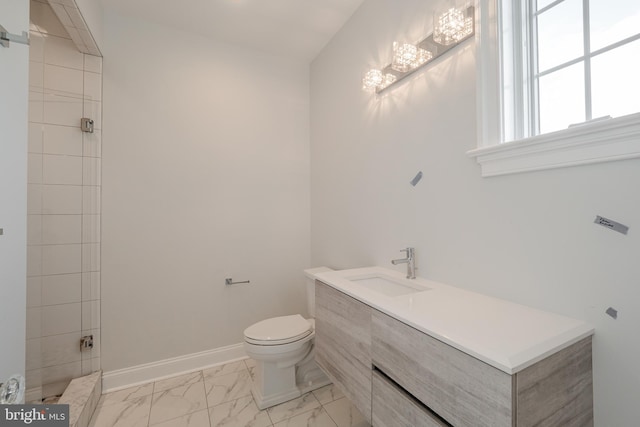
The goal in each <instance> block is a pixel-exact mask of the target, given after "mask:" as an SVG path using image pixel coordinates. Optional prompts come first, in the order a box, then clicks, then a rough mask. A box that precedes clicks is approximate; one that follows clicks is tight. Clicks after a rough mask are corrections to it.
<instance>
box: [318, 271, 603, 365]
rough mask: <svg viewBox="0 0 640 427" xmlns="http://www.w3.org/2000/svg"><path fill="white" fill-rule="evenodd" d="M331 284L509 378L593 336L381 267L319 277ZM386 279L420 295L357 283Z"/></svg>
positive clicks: (584, 328)
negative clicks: (390, 293)
mask: <svg viewBox="0 0 640 427" xmlns="http://www.w3.org/2000/svg"><path fill="white" fill-rule="evenodd" d="M316 277H317V279H318V280H320V281H322V282H324V283H326V284H327V285H329V286H331V287H333V288H335V289H337V290H339V291H342V292H344V293H345V294H347V295H350V296H352V297H354V298H356V299H358V300H360V301H362V302H363V303H365V304H367V305H369V306H371V307H374V308H376V309H378V310H380V311H382V312H384V313H386V314H388V315H390V316H392V317H394V318H396V319H398V320H399V321H401V322H403V323H406V324H407V325H409V326H412V327H414V328H416V329H418V330H420V331H422V332H424V333H426V334H429V335H430V336H432V337H434V338H436V339H438V340H440V341H442V342H445V343H447V344H449V345H451V346H452V347H455V348H457V349H458V350H461V351H463V352H465V353H467V354H469V355H471V356H473V357H475V358H477V359H480V360H482V361H484V362H486V363H488V364H490V365H491V366H494V367H495V368H498V369H500V370H501V371H504V372H506V373H507V374H515V373H516V372H518V371H521V370H522V369H524V368H526V367H528V366H531V365H533V364H534V363H536V362H538V361H539V360H542V359H544V358H545V357H547V356H549V355H551V354H553V353H555V352H557V351H559V350H562V349H563V348H566V347H568V346H569V345H571V344H573V343H576V342H578V341H580V340H581V339H583V338H585V337H587V336H589V335H593V332H594V330H593V327H591V326H590V325H588V324H587V323H585V322H583V321H580V320H576V319H572V318H569V317H565V316H561V315H558V314H553V313H549V312H546V311H542V310H537V309H534V308H531V307H526V306H523V305H520V304H516V303H512V302H509V301H505V300H501V299H498V298H493V297H489V296H486V295H482V294H478V293H475V292H470V291H466V290H463V289H460V288H456V287H453V286H449V285H445V284H442V283H437V282H432V281H430V280H425V279H422V278H416V279H412V280H409V279H406V278H405V275H404V274H402V273H399V272H397V271H394V270H390V269H386V268H383V267H368V268H358V269H352V270H337V271H330V272H323V273H319V274H317V276H316ZM367 277H382V278H384V279H387V280H390V281H393V282H395V283H398V284H400V285H403V286H409V287H412V288H415V289H417V290H418V292H415V293H410V294H406V295H400V296H388V295H385V294H383V293H381V292H378V291H376V290H375V289H374V288H372V287H371V286H367V285H364V284H361V283H359V282H357V281H354V279H355V280H357V279H359V278H367Z"/></svg>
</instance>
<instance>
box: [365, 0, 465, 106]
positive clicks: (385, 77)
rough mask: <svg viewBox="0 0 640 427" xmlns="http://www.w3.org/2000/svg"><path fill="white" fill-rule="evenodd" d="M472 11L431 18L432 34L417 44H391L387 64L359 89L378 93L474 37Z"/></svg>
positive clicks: (450, 10) (452, 10)
mask: <svg viewBox="0 0 640 427" xmlns="http://www.w3.org/2000/svg"><path fill="white" fill-rule="evenodd" d="M474 22H475V9H474V7H473V6H469V7H466V8H456V7H450V8H448V9H446V10H445V11H444V12H441V13H436V14H434V16H433V33H432V34H429V35H428V36H427V37H425V38H424V39H423V40H422V41H420V42H419V43H417V44H415V45H414V44H411V43H398V42H394V43H393V58H392V60H391V64H388V65H386V66H384V67H383V68H382V69H371V70H369V71H367V73H366V74H365V75H364V78H363V79H362V88H363V89H364V90H367V91H375V92H376V93H380V92H382V91H383V90H385V89H387V88H388V87H389V86H391V85H393V84H394V83H397V82H399V81H400V80H402V79H404V78H405V77H407V76H409V75H410V74H413V73H414V72H415V71H417V70H419V69H420V68H422V67H423V66H424V65H426V64H427V63H429V62H431V61H432V60H434V59H436V58H438V57H439V56H441V55H443V54H444V53H446V52H448V51H449V50H451V49H453V48H454V47H456V46H457V45H459V44H460V43H462V42H463V41H465V40H466V39H468V38H470V37H471V36H472V35H473V34H474V33H475V24H474Z"/></svg>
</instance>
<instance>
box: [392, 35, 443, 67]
mask: <svg viewBox="0 0 640 427" xmlns="http://www.w3.org/2000/svg"><path fill="white" fill-rule="evenodd" d="M431 58H433V53H431V52H429V51H428V50H425V49H421V48H419V47H417V46H414V45H412V44H409V43H398V42H394V43H393V61H392V62H391V68H393V69H394V70H396V71H399V72H401V73H406V72H407V71H410V70H413V69H414V68H418V67H419V66H421V65H422V64H424V63H425V62H427V61H429V60H430V59H431Z"/></svg>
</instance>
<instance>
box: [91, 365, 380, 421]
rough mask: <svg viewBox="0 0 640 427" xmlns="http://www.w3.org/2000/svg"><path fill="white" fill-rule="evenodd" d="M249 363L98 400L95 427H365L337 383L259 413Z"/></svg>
mask: <svg viewBox="0 0 640 427" xmlns="http://www.w3.org/2000/svg"><path fill="white" fill-rule="evenodd" d="M254 367H255V364H254V362H253V361H252V360H251V359H247V360H244V361H239V362H234V363H230V364H227V365H223V366H218V367H215V368H210V369H205V370H203V371H198V372H194V373H191V374H186V375H181V376H178V377H174V378H169V379H166V380H162V381H156V382H155V383H149V384H145V385H141V386H138V387H132V388H129V389H126V390H121V391H116V392H113V393H108V394H105V395H103V396H102V397H101V398H100V402H99V403H98V407H97V408H96V412H95V414H94V416H93V419H92V420H91V423H90V426H91V427H148V426H158V427H250V426H251V427H270V426H274V427H298V426H300V427H302V426H315V427H367V426H368V424H367V422H366V421H365V420H364V418H363V417H362V415H361V414H360V413H359V412H358V411H357V410H356V409H355V408H354V407H353V405H351V403H350V402H349V401H348V400H347V399H346V398H345V397H344V396H343V395H342V393H340V392H339V391H338V390H337V389H336V388H334V387H333V385H328V386H326V387H323V388H321V389H318V390H315V391H313V392H311V393H307V394H306V395H304V396H301V397H299V398H298V399H294V400H292V401H289V402H285V403H283V404H281V405H278V406H274V407H272V408H269V409H266V410H263V411H260V410H259V409H258V407H257V406H256V404H255V402H254V401H253V397H252V396H251V391H250V390H251V375H252V371H253V369H254Z"/></svg>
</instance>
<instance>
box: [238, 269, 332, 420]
mask: <svg viewBox="0 0 640 427" xmlns="http://www.w3.org/2000/svg"><path fill="white" fill-rule="evenodd" d="M326 271H332V270H331V269H330V268H327V267H319V268H312V269H308V270H304V273H305V276H306V280H305V281H306V291H307V308H308V311H309V316H311V318H310V319H305V318H304V317H302V316H301V315H299V314H294V315H290V316H280V317H272V318H270V319H266V320H262V321H260V322H258V323H255V324H253V325H251V326H249V327H248V328H247V329H245V330H244V348H245V351H246V352H247V355H248V356H249V357H250V358H252V359H254V360H255V361H256V370H255V375H254V378H253V385H252V388H251V393H252V394H253V398H254V400H255V402H256V404H257V405H258V407H259V408H260V409H265V408H268V407H270V406H274V405H277V404H279V403H282V402H286V401H288V400H291V399H295V398H296V397H299V396H301V395H303V394H304V393H307V392H309V391H311V390H315V389H317V388H320V387H323V386H325V385H327V384H330V383H331V381H330V380H329V378H327V376H326V375H325V374H324V372H322V370H321V369H320V368H319V367H318V365H316V363H315V360H314V355H315V351H314V340H315V321H314V319H313V317H314V316H315V279H316V274H318V273H323V272H326Z"/></svg>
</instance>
